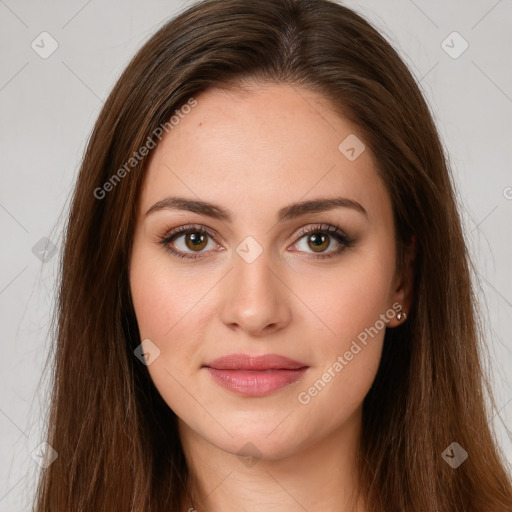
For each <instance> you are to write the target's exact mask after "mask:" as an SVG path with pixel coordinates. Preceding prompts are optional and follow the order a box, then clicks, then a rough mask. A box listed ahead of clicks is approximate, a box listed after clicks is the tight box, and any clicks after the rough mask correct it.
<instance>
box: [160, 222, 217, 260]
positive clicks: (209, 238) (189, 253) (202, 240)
mask: <svg viewBox="0 0 512 512" xmlns="http://www.w3.org/2000/svg"><path fill="white" fill-rule="evenodd" d="M209 242H211V245H212V247H211V248H212V249H215V248H216V247H218V245H217V244H216V243H214V241H213V235H212V234H211V233H210V231H209V230H208V229H206V228H205V227H203V226H198V227H195V226H181V227H179V228H177V229H174V230H172V231H171V232H168V233H167V234H165V235H164V236H163V237H161V238H160V239H159V243H160V244H162V245H163V246H164V248H165V250H166V251H168V252H169V253H171V254H172V255H173V256H177V257H179V258H183V259H187V258H188V259H194V258H200V257H203V256H204V254H203V253H207V252H210V251H209V250H205V248H206V247H207V246H208V243H209Z"/></svg>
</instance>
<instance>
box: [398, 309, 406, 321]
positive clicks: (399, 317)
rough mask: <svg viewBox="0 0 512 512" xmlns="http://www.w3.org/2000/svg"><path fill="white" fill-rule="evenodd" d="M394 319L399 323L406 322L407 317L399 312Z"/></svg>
mask: <svg viewBox="0 0 512 512" xmlns="http://www.w3.org/2000/svg"><path fill="white" fill-rule="evenodd" d="M396 319H397V320H398V321H399V322H400V321H402V320H407V315H406V314H405V313H403V312H402V311H399V312H398V313H397V315H396Z"/></svg>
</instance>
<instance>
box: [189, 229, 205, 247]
mask: <svg viewBox="0 0 512 512" xmlns="http://www.w3.org/2000/svg"><path fill="white" fill-rule="evenodd" d="M184 236H185V245H186V246H187V247H188V248H189V249H191V250H192V251H196V250H198V251H200V250H202V249H204V248H205V247H206V244H207V243H208V240H207V237H208V235H205V234H204V233H200V232H198V231H192V232H190V233H187V234H186V235H184Z"/></svg>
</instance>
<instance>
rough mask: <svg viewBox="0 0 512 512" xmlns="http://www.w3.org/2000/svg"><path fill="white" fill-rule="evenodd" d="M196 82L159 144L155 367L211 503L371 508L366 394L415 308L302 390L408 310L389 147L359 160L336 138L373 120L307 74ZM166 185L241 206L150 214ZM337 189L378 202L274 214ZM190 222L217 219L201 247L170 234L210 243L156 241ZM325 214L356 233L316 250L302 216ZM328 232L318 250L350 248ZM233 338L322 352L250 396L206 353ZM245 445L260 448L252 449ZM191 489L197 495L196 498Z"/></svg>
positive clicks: (147, 296) (261, 350)
mask: <svg viewBox="0 0 512 512" xmlns="http://www.w3.org/2000/svg"><path fill="white" fill-rule="evenodd" d="M195 98H196V99H197V101H198V104H197V106H195V107H194V108H193V109H192V110H191V112H190V113H189V114H187V115H186V116H185V117H184V118H183V119H181V120H180V122H179V124H178V125H176V126H175V127H174V129H173V130H172V131H171V132H170V133H169V134H168V135H166V136H165V137H164V138H163V139H162V142H161V143H160V144H159V145H158V146H157V147H156V148H155V149H153V150H152V153H151V156H150V160H149V165H148V168H147V173H146V176H145V179H144V183H143V186H142V190H141V194H140V198H139V203H138V217H137V222H136V229H135V234H134V245H133V252H132V254H131V262H130V286H131V292H132V297H133V303H134V307H135V312H136V317H137V321H138V325H139V329H140V334H141V340H144V339H150V340H151V341H152V342H153V343H154V345H155V346H157V347H158V349H159V350H160V353H159V355H158V357H156V359H154V361H153V362H151V363H150V364H149V365H148V366H147V368H148V370H149V373H150V376H151V378H152V380H153V382H154V383H155V386H156V388H157V389H158V391H159V392H160V394H161V395H162V397H163V398H164V400H165V401H166V403H167V404H168V405H169V407H171V408H172V409H173V410H174V412H175V413H176V414H177V416H178V418H179V433H180V439H181V442H182V445H183V449H184V452H185V455H186V458H187V463H188V466H189V468H190V471H191V474H192V477H193V478H192V490H193V493H192V494H193V497H194V502H195V505H196V510H198V512H202V511H209V512H220V511H222V512H229V511H235V510H236V511H239V510H244V511H245V512H252V511H258V512H260V511H261V510H269V511H282V510H287V511H301V512H302V511H303V510H304V509H306V510H308V511H309V512H314V511H320V510H321V511H325V510H340V511H347V512H348V511H350V512H354V511H356V510H357V511H358V512H359V511H360V512H363V511H364V510H365V508H364V504H362V503H361V504H359V505H358V506H357V507H356V505H354V504H351V503H349V499H350V496H351V493H352V491H353V490H354V488H355V485H356V484H357V482H356V480H355V477H354V456H355V449H356V446H357V444H358V442H359V436H360V431H361V420H362V402H363V399H364V397H365V395H366V394H367V392H368V390H369V389H370V387H371V385H372V382H373V380H374V376H375V374H376V372H377V369H378V365H379V361H380V357H381V351H382V344H383V339H384V333H385V329H386V328H393V327H395V326H396V325H398V324H399V323H400V322H399V321H398V320H397V319H396V317H395V318H390V319H389V321H388V322H387V324H386V326H387V327H384V328H382V329H380V330H379V331H378V334H377V335H374V336H373V337H369V338H368V342H367V344H366V345H362V344H361V343H359V345H360V346H361V347H362V350H361V351H360V352H358V353H357V355H355V356H354V357H353V359H352V360H350V361H348V362H347V364H346V366H344V367H343V369H342V371H339V372H334V373H335V377H332V378H331V380H330V382H328V383H327V384H326V385H325V387H323V389H322V390H321V391H320V392H318V393H317V395H316V396H314V397H312V398H311V400H310V401H309V403H307V404H304V403H301V402H300V401H299V400H298V395H299V393H300V392H304V391H307V390H308V388H310V387H311V386H312V385H313V384H314V383H315V382H316V381H318V379H322V375H323V374H324V373H325V372H326V371H327V369H328V368H329V367H331V368H332V366H333V363H335V362H336V361H337V358H338V356H340V355H341V356H343V354H344V353H345V352H346V351H347V350H349V348H350V346H351V344H352V342H353V340H356V339H357V336H358V335H359V334H360V333H361V332H363V331H364V330H365V328H369V327H371V326H375V325H376V322H377V321H378V320H379V318H382V317H381V316H380V315H383V314H384V315H385V314H386V311H388V310H389V309H390V308H392V305H393V303H396V302H398V303H400V304H402V305H403V310H404V311H405V312H407V311H408V306H409V304H410V295H411V288H410V287H411V272H410V267H409V266H407V267H405V268H404V270H402V271H400V272H397V271H396V248H395V243H394V229H395V228H394V225H393V215H392V205H391V201H390V197H389V194H388V192H387V190H386V188H385V186H384V184H383V182H382V180H381V179H380V178H379V176H378V174H377V171H376V167H375V164H374V157H373V156H372V154H371V151H370V149H369V148H368V147H366V149H365V150H364V151H363V152H362V153H361V154H360V156H359V157H358V158H356V159H355V160H354V161H350V160H349V159H347V158H346V157H345V155H344V154H342V153H341V152H340V150H339V149H338V145H339V144H340V143H341V142H342V141H343V140H344V139H345V138H346V137H347V136H348V135H350V134H355V135H356V136H357V134H358V131H357V129H356V128H355V127H354V126H353V125H351V124H350V123H349V122H348V121H347V120H345V119H343V118H341V117H339V116H338V115H336V114H335V113H334V111H333V108H332V106H331V105H330V104H329V103H328V101H327V100H326V99H324V98H323V97H322V96H319V95H317V94H315V93H313V92H310V91H306V90H305V89H300V88H298V87H296V86H290V85H283V84H279V85H276V84H265V85H262V84H258V85H256V84H254V86H253V87H252V89H251V91H250V92H249V93H243V94H242V93H240V92H237V91H231V92H226V91H222V90H219V89H215V88H211V89H208V90H207V91H204V92H202V93H201V94H199V95H197V96H196V97H195ZM168 196H183V197H186V198H189V199H201V200H204V201H209V202H213V203H215V204H218V205H219V206H221V207H223V208H227V209H229V210H230V211H231V212H232V214H233V221H232V222H226V221H223V220H218V219H212V218H210V217H207V216H205V215H201V214H198V213H192V212H189V211H176V210H170V209H162V210H159V211H155V212H153V213H151V214H149V215H146V212H147V211H148V210H149V209H150V207H151V206H153V205H154V204H155V203H157V202H158V201H160V200H162V199H164V198H166V197H168ZM335 196H342V197H345V198H349V199H351V200H353V201H357V202H358V203H360V204H361V205H362V206H363V208H364V209H365V210H366V214H363V213H361V212H360V211H357V210H356V209H353V208H348V207H345V208H335V209H332V210H329V211H324V212H318V213H308V214H306V215H304V216H301V217H298V218H295V219H291V220H286V221H284V222H279V223H278V222H276V214H277V211H278V210H279V209H280V208H282V207H284V206H287V205H289V204H291V203H295V202H299V201H305V200H310V199H317V198H332V197H335ZM188 224H199V225H202V226H206V227H208V228H210V229H211V230H212V231H213V233H214V234H215V237H214V238H212V237H209V236H208V237H207V240H208V244H207V246H204V245H203V246H202V248H201V249H199V250H197V249H196V252H194V248H193V247H194V246H193V244H191V243H190V236H187V235H183V234H181V233H180V234H178V238H177V239H175V240H174V241H173V242H172V244H173V245H174V247H175V248H177V249H180V250H182V251H184V252H186V253H187V254H188V255H190V254H192V255H194V254H198V252H197V251H199V255H200V257H199V258H197V259H195V260H186V259H180V258H178V257H176V256H173V255H171V254H170V253H169V252H167V251H166V250H165V248H164V246H163V245H162V244H160V243H158V240H159V238H158V237H159V236H160V235H162V233H164V232H165V231H166V230H167V231H168V230H171V229H173V228H176V227H179V226H185V225H188ZM318 224H332V225H334V226H336V225H339V226H340V228H341V229H343V230H344V231H345V232H346V233H347V234H348V235H349V236H350V237H353V238H354V239H355V242H354V244H353V246H351V247H346V248H345V249H344V250H343V251H342V252H341V253H339V254H337V255H334V256H333V257H332V258H329V259H315V255H317V254H319V252H315V248H314V244H312V243H311V234H310V235H308V234H306V235H301V236H300V237H298V236H297V233H298V232H299V229H301V228H303V227H308V226H311V227H315V226H316V225H318ZM180 235H181V236H180ZM247 236H252V237H253V238H254V239H255V240H256V241H257V243H258V244H259V245H260V247H261V249H262V253H261V254H260V255H259V257H257V258H256V259H255V261H253V262H251V263H248V262H247V261H246V260H244V259H243V258H242V257H240V256H239V254H238V253H237V252H236V249H237V247H238V246H239V244H240V243H241V242H242V241H244V239H245V238H246V237H247ZM327 236H328V240H329V239H330V241H331V242H330V245H329V246H327V244H325V245H324V246H322V247H323V249H320V250H319V251H320V254H328V253H331V254H334V253H336V251H337V249H338V248H339V247H340V244H339V243H338V242H337V241H336V239H335V238H334V237H332V236H331V235H329V234H327ZM187 239H188V240H189V245H188V246H187V245H186V243H185V242H186V241H187ZM308 241H309V242H310V243H309V244H308ZM317 251H318V249H317ZM386 318H388V317H386ZM402 321H403V320H402ZM231 353H248V354H265V353H275V354H280V355H284V356H287V357H290V358H292V359H295V360H298V361H300V362H302V363H304V364H305V365H308V366H309V369H308V371H307V372H306V374H305V375H304V376H303V377H302V378H301V380H300V381H298V382H296V383H293V384H289V385H287V386H286V387H284V388H282V389H280V390H278V391H277V392H274V393H272V394H270V395H268V396H264V397H246V396H239V395H235V394H234V393H232V392H230V391H228V390H225V389H224V388H222V387H220V386H218V385H217V384H216V383H215V382H214V381H213V380H212V378H211V376H210V375H209V373H208V372H207V371H206V370H205V369H204V368H202V365H203V364H205V363H207V362H208V361H211V360H213V359H214V358H217V357H220V356H223V355H227V354H231ZM331 373H332V370H331ZM247 443H251V445H249V447H247V446H246V445H247ZM244 446H245V448H243V447H244ZM253 447H256V449H257V451H255V450H256V449H255V448H253ZM241 450H242V451H241ZM239 453H241V454H242V455H251V454H252V455H254V457H255V458H254V459H252V462H253V463H252V464H251V463H250V462H248V461H249V459H242V458H241V457H239V456H238V454H239ZM185 504H186V506H185V507H184V508H183V511H186V510H189V509H190V506H191V505H190V501H189V500H188V498H187V501H186V502H185Z"/></svg>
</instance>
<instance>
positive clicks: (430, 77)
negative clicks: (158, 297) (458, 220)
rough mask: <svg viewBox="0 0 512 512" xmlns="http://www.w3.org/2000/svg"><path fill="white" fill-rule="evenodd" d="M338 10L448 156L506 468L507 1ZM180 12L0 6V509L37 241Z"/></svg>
mask: <svg viewBox="0 0 512 512" xmlns="http://www.w3.org/2000/svg"><path fill="white" fill-rule="evenodd" d="M345 4H346V5H347V6H349V7H353V8H355V9H356V10H357V11H358V12H359V13H361V14H363V15H364V16H365V17H367V19H369V20H370V21H371V22H373V23H374V24H375V25H376V26H377V28H379V29H380V30H381V31H382V32H383V33H384V35H385V36H386V37H387V38H388V40H390V42H391V43H392V44H393V45H394V46H395V47H396V48H397V49H398V50H399V52H400V53H401V55H402V56H403V58H404V59H405V61H406V62H407V63H408V65H409V66H410V68H411V70H412V72H413V73H414V75H415V76H416V77H417V79H418V80H419V81H420V84H421V87H422V90H423V92H424V94H425V96H426V98H427V100H428V102H429V104H430V106H431V108H432V110H433V112H434V115H435V118H436V122H437V125H438V128H439V130H440V133H441V136H442V139H443V143H444V145H445V146H446V148H447V150H448V152H449V155H450V161H451V165H452V170H453V173H454V176H455V180H456V183H457V188H458V193H459V197H460V201H461V203H462V205H463V207H462V215H463V218H464V225H465V230H466V235H467V240H468V243H469V245H470V248H471V252H472V255H473V258H474V261H475V263H476V267H477V276H476V277H477V278H478V283H477V290H478V294H479V298H480V301H481V304H482V309H483V313H484V321H485V323H484V327H485V330H486V333H487V339H488V353H489V358H490V365H489V367H488V371H489V373H490V376H491V378H492V384H493V386H494V391H495V394H496V398H497V405H498V408H499V409H500V411H501V412H500V415H499V416H495V419H494V424H495V428H496V433H497V436H498V439H499V441H500V444H501V446H502V447H503V449H504V451H505V454H506V456H507V458H508V460H509V461H510V462H512V440H511V435H510V430H511V429H512V375H511V373H512V372H510V369H511V368H512V354H511V349H512V341H511V337H510V329H511V325H512V289H511V286H510V284H511V282H512V270H511V266H510V263H511V261H512V258H511V256H512V242H511V237H510V231H511V230H510V224H511V222H510V220H511V217H512V172H511V167H510V166H511V164H510V162H511V161H512V150H511V146H512V144H511V141H512V123H511V114H512V66H511V64H512V59H511V49H512V1H511V0H498V1H496V0H478V1H476V0H473V1H468V0H454V1H449V2H447V1H437V0H436V1H428V2H427V1H421V0H414V1H413V0H392V1H391V0H387V1H386V2H382V1H380V2H379V1H378V0H368V1H359V2H356V1H348V2H345ZM186 5H187V3H186V2H178V1H171V0H168V1H157V0H152V1H144V2H142V1H135V0H129V1H127V0H124V1H122V2H121V1H120V0H114V1H110V2H108V3H107V2H105V1H104V2H100V1H99V0H89V1H87V0H85V1H67V2H65V1H63V0H60V1H56V0H53V1H46V2H44V4H43V3H42V2H37V1H35V0H27V1H16V0H0V48H1V52H0V59H1V66H0V116H1V120H2V122H1V127H0V134H1V138H0V140H1V147H0V150H1V155H2V156H1V162H2V166H1V172H2V176H1V188H0V233H1V237H2V240H3V243H2V250H1V253H0V258H1V273H0V308H1V309H0V311H1V313H0V314H1V317H0V318H1V320H2V325H3V326H4V327H5V331H4V332H3V335H2V355H3V358H2V360H3V363H2V365H1V368H2V370H1V378H0V379H1V386H2V387H1V390H2V392H1V394H0V452H1V461H2V462H1V464H0V511H4V510H5V511H26V510H29V508H30V507H29V503H30V501H31V497H32V492H33V488H34V482H35V478H36V475H37V472H38V470H39V466H38V465H37V463H36V460H37V456H36V455H35V456H34V457H35V459H36V460H34V458H33V457H32V453H33V451H34V450H35V449H36V447H37V446H38V445H39V444H40V442H41V436H42V430H41V428H42V425H43V420H44V417H45V414H46V411H47V407H46V402H45V400H46V395H47V391H48V389H47V379H46V377H45V375H44V373H43V369H44V363H45V360H46V355H47V347H48V328H49V321H50V314H51V310H52V302H53V300H54V296H55V295H54V287H55V282H56V263H57V260H58V258H57V255H56V253H55V254H53V255H52V254H51V251H49V252H47V253H46V258H47V261H46V262H42V261H41V259H40V258H41V257H42V256H41V251H40V250H39V252H38V250H37V249H38V248H39V249H41V244H42V246H43V248H44V244H45V242H44V241H43V242H40V240H41V239H43V238H44V237H48V238H49V239H50V240H51V242H52V243H53V244H55V246H56V248H57V250H60V247H61V241H62V240H61V229H62V222H63V217H61V212H62V210H63V208H65V207H67V206H68V201H69V196H70V192H71V189H72V186H73V183H74V180H75V178H76V174H77V170H78V166H79V163H80V159H81V156H82V153H83V150H84V147H85V144H86V141H87V139H88V137H89V134H90V131H91V129H92V125H93V122H94V120H95V119H96V117H97V116H98V114H99V111H100V108H101V106H102V103H103V101H104V100H105V98H106V97H107V95H108V93H109V91H110V89H111V88H112V86H113V85H114V83H115V80H116V79H117V78H118V77H119V75H120V73H121V72H122V70H123V69H124V67H125V66H126V64H127V63H128V61H129V60H130V58H131V57H132V56H133V54H134V53H135V51H136V50H137V49H138V48H140V47H141V45H142V44H143V43H144V42H145V41H146V40H147V39H148V38H149V37H150V36H151V35H152V34H153V33H154V32H155V31H156V30H157V28H158V27H160V26H161V25H162V24H163V23H164V22H165V21H166V20H168V19H169V18H170V17H172V16H173V15H174V14H176V13H177V12H178V11H179V10H181V9H182V8H184V7H185V6H186ZM44 31H46V32H48V33H49V34H50V35H51V37H52V38H53V39H54V40H56V41H57V43H58V48H57V49H56V51H55V52H54V53H53V54H52V55H51V56H49V57H48V58H46V59H43V58H42V57H41V56H40V54H39V53H37V52H36V51H35V50H34V49H33V48H32V47H31V44H32V42H33V41H34V45H36V44H38V45H39V48H38V51H39V52H42V51H43V50H44V51H48V50H49V49H50V48H51V46H50V45H51V40H50V39H49V37H48V36H40V34H41V33H42V32H44ZM454 31H456V32H458V33H459V34H460V36H461V37H462V38H463V39H461V38H460V37H459V36H457V35H455V36H454V35H450V34H452V33H453V32H454ZM42 38H45V39H44V41H43V42H41V39H42ZM443 41H445V42H444V43H443ZM464 41H467V44H468V45H469V46H468V48H467V49H466V50H465V51H464V52H463V53H460V52H461V50H463V49H464V46H465V43H464ZM43 44H44V49H43V48H42V46H43ZM450 53H451V55H450ZM459 54H460V55H459ZM454 57H456V58H454ZM38 243H39V245H38ZM34 246H35V247H36V249H34V250H33V248H34ZM507 427H508V431H507ZM465 448H466V449H467V451H468V452H469V456H470V457H471V447H465ZM36 453H37V452H36Z"/></svg>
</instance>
